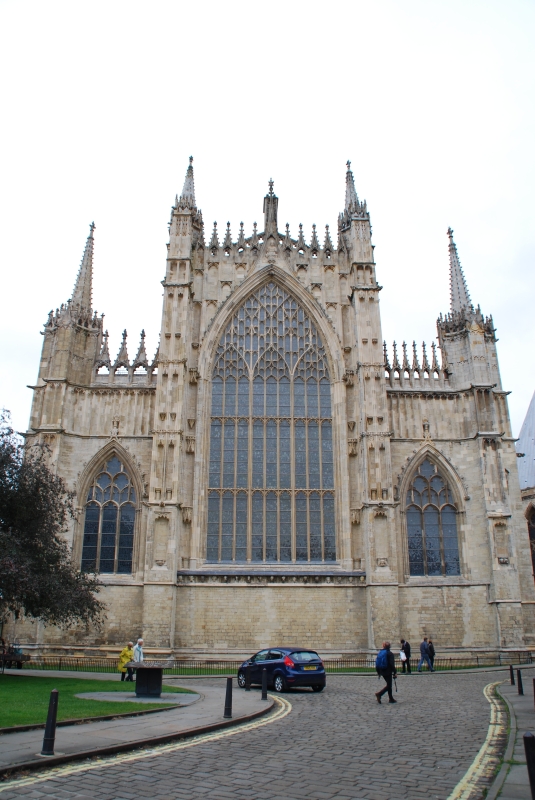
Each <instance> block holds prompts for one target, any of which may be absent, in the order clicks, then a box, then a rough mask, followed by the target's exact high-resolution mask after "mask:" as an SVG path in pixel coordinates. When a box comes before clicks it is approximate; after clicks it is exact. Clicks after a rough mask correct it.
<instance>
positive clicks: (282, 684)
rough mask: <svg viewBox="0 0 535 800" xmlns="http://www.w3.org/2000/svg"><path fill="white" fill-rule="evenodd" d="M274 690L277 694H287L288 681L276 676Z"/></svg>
mask: <svg viewBox="0 0 535 800" xmlns="http://www.w3.org/2000/svg"><path fill="white" fill-rule="evenodd" d="M273 688H274V689H275V691H276V692H285V691H286V681H285V680H284V678H283V677H282V675H275V680H274V681H273Z"/></svg>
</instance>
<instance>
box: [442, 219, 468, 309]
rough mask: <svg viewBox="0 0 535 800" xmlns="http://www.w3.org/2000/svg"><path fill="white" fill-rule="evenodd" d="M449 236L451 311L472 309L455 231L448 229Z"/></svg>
mask: <svg viewBox="0 0 535 800" xmlns="http://www.w3.org/2000/svg"><path fill="white" fill-rule="evenodd" d="M448 236H449V240H450V244H449V251H450V298H451V311H452V312H454V311H461V310H462V309H463V308H471V306H472V302H471V300H470V295H469V294H468V287H467V285H466V280H465V277H464V273H463V268H462V267H461V262H460V261H459V256H458V254H457V246H456V244H455V242H454V241H453V231H452V229H451V228H448Z"/></svg>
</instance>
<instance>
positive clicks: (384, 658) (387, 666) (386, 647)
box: [375, 642, 397, 704]
mask: <svg viewBox="0 0 535 800" xmlns="http://www.w3.org/2000/svg"><path fill="white" fill-rule="evenodd" d="M375 669H376V670H377V674H378V675H379V676H380V677H382V678H384V679H385V681H386V686H385V687H384V689H382V690H381V691H380V692H375V697H376V700H377V702H378V703H379V704H380V703H381V697H382V696H383V695H384V694H386V692H388V702H389V703H397V700H394V696H393V694H392V679H395V678H397V672H396V659H395V657H394V653H392V652H391V650H390V642H383V649H382V650H380V651H379V653H378V655H377V658H376V659H375Z"/></svg>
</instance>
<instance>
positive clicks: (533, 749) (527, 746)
mask: <svg viewBox="0 0 535 800" xmlns="http://www.w3.org/2000/svg"><path fill="white" fill-rule="evenodd" d="M523 738H524V752H525V753H526V765H527V768H528V776H529V785H530V787H531V797H532V800H535V736H534V735H533V734H532V733H530V732H529V731H528V732H527V733H525V734H524V737H523Z"/></svg>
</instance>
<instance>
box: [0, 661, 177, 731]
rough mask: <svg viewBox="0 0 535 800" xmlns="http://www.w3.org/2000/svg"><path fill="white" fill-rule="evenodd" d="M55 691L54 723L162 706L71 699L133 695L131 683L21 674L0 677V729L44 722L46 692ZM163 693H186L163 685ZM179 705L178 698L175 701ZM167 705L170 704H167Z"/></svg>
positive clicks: (174, 687)
mask: <svg viewBox="0 0 535 800" xmlns="http://www.w3.org/2000/svg"><path fill="white" fill-rule="evenodd" d="M52 689H57V690H58V692H59V701H58V722H59V721H60V720H63V719H80V718H83V717H100V716H105V715H107V714H128V713H129V712H131V711H146V710H148V709H149V708H161V707H162V703H128V702H121V701H119V702H117V703H113V702H109V703H108V702H103V701H101V700H82V699H81V698H78V697H75V695H76V694H79V693H81V692H133V691H135V684H132V683H125V682H122V681H121V680H120V679H119V673H117V681H99V680H84V679H82V678H31V677H25V676H23V675H21V676H20V677H19V676H18V675H17V676H15V675H0V727H2V728H8V727H11V726H12V725H34V724H38V723H44V722H46V715H47V712H48V702H49V700H50V692H51V691H52ZM163 690H164V691H165V692H175V693H177V694H179V693H181V692H182V693H188V694H189V693H190V692H189V690H188V689H181V688H180V687H179V686H165V685H164V687H163ZM177 702H179V698H177ZM169 705H172V704H171V703H170V704H169Z"/></svg>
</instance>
